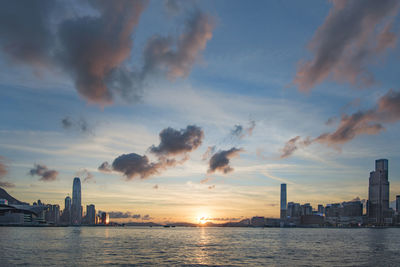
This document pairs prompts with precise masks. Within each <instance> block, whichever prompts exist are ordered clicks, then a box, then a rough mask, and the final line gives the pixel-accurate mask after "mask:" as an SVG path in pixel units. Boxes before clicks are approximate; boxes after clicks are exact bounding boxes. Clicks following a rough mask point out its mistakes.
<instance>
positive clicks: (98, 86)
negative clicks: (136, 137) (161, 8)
mask: <svg viewBox="0 0 400 267" xmlns="http://www.w3.org/2000/svg"><path fill="white" fill-rule="evenodd" d="M91 3H92V5H93V7H94V8H95V9H97V10H98V12H99V14H100V15H99V16H96V17H94V16H93V17H89V16H85V17H75V18H72V19H67V20H64V21H63V22H62V23H61V24H60V26H59V39H60V44H61V49H60V51H59V55H58V56H59V60H60V62H61V64H62V65H63V66H64V68H65V69H66V70H67V71H68V72H69V73H71V75H72V76H73V77H74V80H75V85H76V88H77V90H78V92H79V93H80V94H81V95H82V96H83V97H85V98H86V99H88V100H89V101H91V102H96V103H101V104H110V103H111V102H112V98H113V95H112V92H111V91H110V88H109V87H108V86H107V84H106V80H107V79H108V77H109V75H111V74H112V71H113V70H114V69H116V68H118V67H119V66H120V65H121V63H122V62H124V61H125V60H126V59H127V58H128V57H129V56H130V53H131V49H132V33H133V31H134V28H135V27H136V25H137V24H138V22H139V18H140V15H141V13H142V11H143V10H144V8H145V6H146V1H130V0H120V1H91Z"/></svg>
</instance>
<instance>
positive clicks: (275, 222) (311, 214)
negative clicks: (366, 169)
mask: <svg viewBox="0 0 400 267" xmlns="http://www.w3.org/2000/svg"><path fill="white" fill-rule="evenodd" d="M388 170H389V169H388V160H387V159H379V160H376V161H375V171H372V172H371V173H370V177H369V190H368V200H367V201H366V202H365V201H361V200H359V199H356V200H352V201H348V202H342V203H333V204H328V205H325V206H324V205H321V204H319V205H318V207H317V208H313V207H312V206H311V205H310V203H305V204H300V203H294V202H289V203H287V192H286V184H281V199H280V200H281V201H280V218H279V219H273V218H264V217H253V218H252V219H251V221H250V224H251V225H252V226H256V227H260V226H281V227H283V226H289V227H290V226H308V227H310V226H317V227H319V226H333V227H360V226H400V195H398V196H396V210H393V209H392V208H390V207H389V202H390V201H389V179H388V178H389V177H388ZM364 206H365V209H364ZM364 211H365V212H364Z"/></svg>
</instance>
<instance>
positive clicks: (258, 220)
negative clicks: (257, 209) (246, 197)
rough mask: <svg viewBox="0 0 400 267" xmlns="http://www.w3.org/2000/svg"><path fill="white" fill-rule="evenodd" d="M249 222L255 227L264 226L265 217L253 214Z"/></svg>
mask: <svg viewBox="0 0 400 267" xmlns="http://www.w3.org/2000/svg"><path fill="white" fill-rule="evenodd" d="M250 223H251V225H252V226H255V227H264V226H265V218H264V217H260V216H255V217H253V218H251V221H250Z"/></svg>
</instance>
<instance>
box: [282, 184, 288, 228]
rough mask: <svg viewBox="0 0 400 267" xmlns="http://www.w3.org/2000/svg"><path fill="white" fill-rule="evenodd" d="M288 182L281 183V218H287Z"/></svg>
mask: <svg viewBox="0 0 400 267" xmlns="http://www.w3.org/2000/svg"><path fill="white" fill-rule="evenodd" d="M286 201H287V200H286V184H281V219H282V220H284V219H286V210H287V206H286Z"/></svg>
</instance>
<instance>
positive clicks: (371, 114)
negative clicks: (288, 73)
mask: <svg viewBox="0 0 400 267" xmlns="http://www.w3.org/2000/svg"><path fill="white" fill-rule="evenodd" d="M399 120H400V91H395V90H389V91H388V92H387V93H386V94H385V95H384V96H382V97H381V98H379V99H378V102H377V105H376V106H375V107H373V108H371V109H368V110H365V111H357V112H355V113H353V114H351V115H346V114H345V115H343V116H342V118H341V120H340V123H339V125H338V127H337V128H336V130H335V131H333V132H330V133H323V134H321V135H320V136H318V137H317V138H314V139H310V137H307V138H306V139H301V137H300V136H296V137H294V138H292V139H290V140H289V141H288V142H286V144H285V147H284V148H283V149H282V154H281V158H287V157H289V156H290V155H292V154H293V153H294V152H295V151H296V150H297V149H298V148H299V147H305V146H308V145H310V144H312V143H315V142H318V143H321V144H325V145H328V146H333V147H335V148H340V145H343V144H345V143H347V142H349V141H351V140H353V139H354V138H356V137H357V136H358V135H361V134H368V135H375V134H378V133H380V132H381V131H383V130H385V127H384V126H383V124H385V123H395V122H397V121H399Z"/></svg>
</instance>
